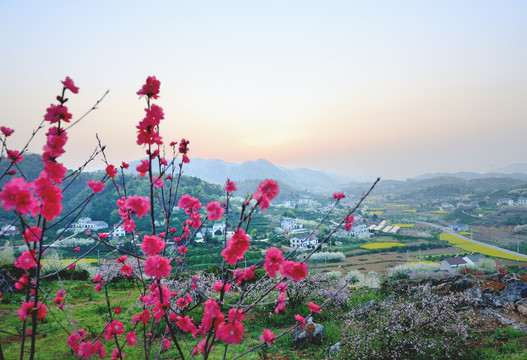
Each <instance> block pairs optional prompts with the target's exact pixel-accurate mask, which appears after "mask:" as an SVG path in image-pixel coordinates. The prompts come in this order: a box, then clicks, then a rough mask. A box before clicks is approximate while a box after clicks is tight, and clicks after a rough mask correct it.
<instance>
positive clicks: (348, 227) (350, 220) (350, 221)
mask: <svg viewBox="0 0 527 360" xmlns="http://www.w3.org/2000/svg"><path fill="white" fill-rule="evenodd" d="M354 220H355V219H354V218H353V215H351V214H349V215H348V216H346V225H344V229H346V231H350V230H351V227H352V226H353V221H354Z"/></svg>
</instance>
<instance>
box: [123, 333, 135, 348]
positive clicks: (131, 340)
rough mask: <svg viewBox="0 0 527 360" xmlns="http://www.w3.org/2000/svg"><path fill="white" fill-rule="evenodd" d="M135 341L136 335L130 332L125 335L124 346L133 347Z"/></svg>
mask: <svg viewBox="0 0 527 360" xmlns="http://www.w3.org/2000/svg"><path fill="white" fill-rule="evenodd" d="M136 339H137V335H136V333H135V331H131V332H129V333H128V334H126V344H127V345H128V346H132V345H135V341H136Z"/></svg>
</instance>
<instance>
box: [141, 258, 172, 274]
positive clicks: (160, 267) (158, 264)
mask: <svg viewBox="0 0 527 360" xmlns="http://www.w3.org/2000/svg"><path fill="white" fill-rule="evenodd" d="M171 270H172V266H171V265H170V260H168V259H167V258H166V257H162V256H158V255H154V256H151V257H149V258H148V259H146V261H145V274H146V275H148V276H152V277H155V278H156V279H157V280H160V279H161V278H164V277H167V276H168V275H169V274H170V271H171Z"/></svg>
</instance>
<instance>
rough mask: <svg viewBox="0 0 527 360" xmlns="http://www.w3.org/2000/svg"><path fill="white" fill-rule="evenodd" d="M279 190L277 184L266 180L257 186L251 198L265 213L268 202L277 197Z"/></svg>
mask: <svg viewBox="0 0 527 360" xmlns="http://www.w3.org/2000/svg"><path fill="white" fill-rule="evenodd" d="M279 192H280V189H279V187H278V183H277V182H276V181H274V180H271V179H266V180H264V181H263V182H261V183H260V185H258V189H256V191H255V192H254V194H253V198H254V199H256V200H257V201H258V204H259V206H260V209H262V211H263V212H266V209H267V208H268V207H269V205H270V202H271V201H272V200H273V199H274V198H275V197H276V196H277V195H278V193H279Z"/></svg>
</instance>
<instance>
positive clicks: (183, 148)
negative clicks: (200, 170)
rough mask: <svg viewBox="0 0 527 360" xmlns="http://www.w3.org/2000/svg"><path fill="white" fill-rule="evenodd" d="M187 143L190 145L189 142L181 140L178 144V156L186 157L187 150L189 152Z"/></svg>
mask: <svg viewBox="0 0 527 360" xmlns="http://www.w3.org/2000/svg"><path fill="white" fill-rule="evenodd" d="M189 143H190V141H188V140H185V139H181V141H180V142H179V153H180V154H184V155H186V154H187V153H188V150H189V148H188V144H189ZM187 162H188V161H187Z"/></svg>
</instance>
